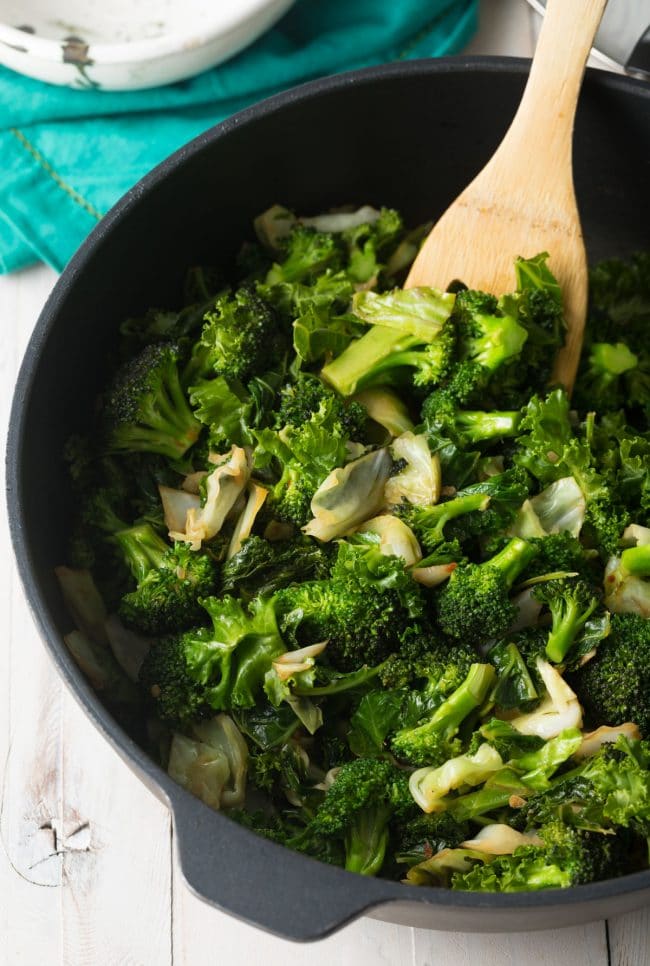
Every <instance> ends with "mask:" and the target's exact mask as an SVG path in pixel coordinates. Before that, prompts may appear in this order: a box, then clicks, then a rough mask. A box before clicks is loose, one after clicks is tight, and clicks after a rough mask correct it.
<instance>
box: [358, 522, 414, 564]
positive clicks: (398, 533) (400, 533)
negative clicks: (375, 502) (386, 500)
mask: <svg viewBox="0 0 650 966" xmlns="http://www.w3.org/2000/svg"><path fill="white" fill-rule="evenodd" d="M357 532H358V533H375V534H377V536H378V537H379V549H380V551H381V553H383V555H384V556H385V557H401V558H402V559H403V561H404V565H405V566H406V567H412V566H413V565H414V564H416V563H417V562H418V561H419V560H421V559H422V551H421V550H420V544H419V543H418V541H417V537H416V536H415V534H414V533H413V531H412V530H411V528H410V527H409V526H407V525H406V523H404V521H403V520H400V519H399V517H394V516H392V515H391V514H390V513H387V514H384V515H382V516H379V517H373V518H372V520H368V521H367V522H366V523H363V524H362V525H361V526H360V527H359V530H358V531H357Z"/></svg>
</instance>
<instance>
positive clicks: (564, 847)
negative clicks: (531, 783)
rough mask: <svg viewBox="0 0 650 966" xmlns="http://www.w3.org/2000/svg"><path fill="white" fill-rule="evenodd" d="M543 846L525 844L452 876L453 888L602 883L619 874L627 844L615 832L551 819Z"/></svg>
mask: <svg viewBox="0 0 650 966" xmlns="http://www.w3.org/2000/svg"><path fill="white" fill-rule="evenodd" d="M539 836H540V838H541V839H542V842H543V844H542V845H523V846H520V847H519V848H517V849H515V851H514V853H513V854H512V855H501V856H498V857H497V858H496V859H494V860H493V861H487V862H486V863H485V864H483V863H480V862H479V863H477V864H476V865H474V866H473V867H472V868H471V869H470V871H469V872H466V873H460V872H456V873H455V874H454V875H453V876H452V880H451V886H452V889H460V890H463V891H466V892H521V891H528V892H533V891H536V890H539V889H559V888H568V887H569V886H575V885H581V884H583V883H586V882H598V881H599V880H600V879H607V878H610V877H612V876H617V875H620V874H621V873H622V872H623V870H624V868H625V848H624V846H623V847H622V846H621V843H620V842H619V841H618V839H617V838H616V837H615V836H610V835H604V834H602V833H599V832H589V831H585V830H584V829H576V828H573V827H572V826H570V825H565V824H564V823H563V822H561V821H551V822H548V823H547V824H546V825H544V826H543V827H542V828H541V829H540V830H539Z"/></svg>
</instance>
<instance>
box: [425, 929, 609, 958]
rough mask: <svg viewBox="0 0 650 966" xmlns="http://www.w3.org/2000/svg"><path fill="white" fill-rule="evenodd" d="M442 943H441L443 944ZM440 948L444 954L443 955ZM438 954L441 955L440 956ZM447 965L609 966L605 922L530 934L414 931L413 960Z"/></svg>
mask: <svg viewBox="0 0 650 966" xmlns="http://www.w3.org/2000/svg"><path fill="white" fill-rule="evenodd" d="M441 942H442V944H443V945H442V946H441ZM441 949H443V950H444V953H442V954H441ZM438 957H439V958H438ZM435 962H440V963H444V966H476V964H477V963H480V966H503V964H504V963H513V964H520V963H521V964H535V966H558V964H562V966H564V964H568V963H570V964H571V966H608V957H607V938H606V932H605V923H604V922H602V923H591V924H589V925H586V926H574V927H571V928H569V929H554V930H552V931H547V932H530V933H512V934H506V933H440V932H431V931H429V930H426V929H417V930H416V931H415V943H414V963H435Z"/></svg>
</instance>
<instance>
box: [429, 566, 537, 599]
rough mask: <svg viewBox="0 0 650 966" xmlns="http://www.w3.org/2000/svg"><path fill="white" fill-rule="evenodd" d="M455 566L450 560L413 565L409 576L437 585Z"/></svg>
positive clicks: (430, 585) (448, 575)
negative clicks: (423, 565) (425, 565)
mask: <svg viewBox="0 0 650 966" xmlns="http://www.w3.org/2000/svg"><path fill="white" fill-rule="evenodd" d="M457 566H458V564H457V563H456V562H455V561H454V560H451V561H450V562H449V563H443V564H432V565H431V566H430V567H414V568H413V570H412V571H411V577H412V578H413V580H416V581H417V582H418V584H422V586H423V587H438V586H439V584H442V583H444V582H445V580H448V579H449V577H451V575H452V574H453V572H454V570H455V569H456V567H457ZM540 610H541V604H540Z"/></svg>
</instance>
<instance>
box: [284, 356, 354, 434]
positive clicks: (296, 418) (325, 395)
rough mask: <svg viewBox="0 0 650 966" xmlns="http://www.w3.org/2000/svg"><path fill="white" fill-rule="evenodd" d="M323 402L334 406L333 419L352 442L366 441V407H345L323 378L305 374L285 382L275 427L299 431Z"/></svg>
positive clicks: (350, 404) (352, 403)
mask: <svg viewBox="0 0 650 966" xmlns="http://www.w3.org/2000/svg"><path fill="white" fill-rule="evenodd" d="M322 403H326V404H328V406H331V408H332V414H333V417H334V418H335V419H336V420H337V421H338V422H339V423H340V425H341V428H342V430H343V432H344V434H345V435H346V436H347V437H348V438H349V439H353V440H361V439H363V434H364V430H365V423H366V420H367V418H368V414H367V412H366V409H365V407H364V406H362V405H361V404H360V403H358V402H350V403H348V404H347V405H345V404H344V402H343V400H342V399H341V397H340V396H339V395H338V394H337V393H335V392H334V391H333V390H332V389H330V388H329V386H326V385H325V383H324V382H323V381H322V379H319V378H318V376H316V375H313V374H312V373H305V372H301V373H299V374H298V375H297V377H296V379H295V381H294V382H288V383H285V385H284V386H283V387H282V389H281V390H280V407H279V409H278V411H277V413H276V418H275V428H276V429H282V427H283V426H294V427H296V428H299V427H300V426H302V425H303V423H306V422H308V421H309V420H310V419H311V418H312V416H313V415H314V414H315V413H317V412H318V410H319V409H320V406H321V404H322Z"/></svg>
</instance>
